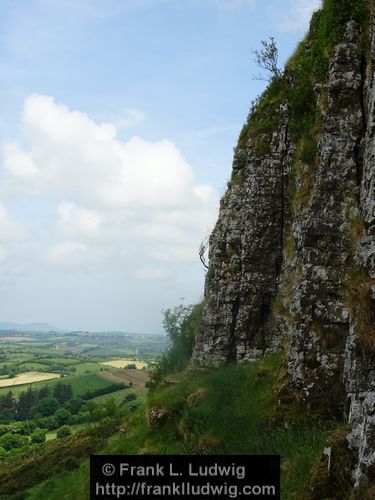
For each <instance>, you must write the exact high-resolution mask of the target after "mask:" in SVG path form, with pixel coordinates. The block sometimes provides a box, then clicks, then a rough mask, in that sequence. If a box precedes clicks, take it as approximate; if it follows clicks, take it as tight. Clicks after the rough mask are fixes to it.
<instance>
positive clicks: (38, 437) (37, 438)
mask: <svg viewBox="0 0 375 500" xmlns="http://www.w3.org/2000/svg"><path fill="white" fill-rule="evenodd" d="M45 440H46V431H44V430H43V429H39V430H37V431H35V432H33V433H32V434H31V442H32V443H34V444H39V443H44V442H45Z"/></svg>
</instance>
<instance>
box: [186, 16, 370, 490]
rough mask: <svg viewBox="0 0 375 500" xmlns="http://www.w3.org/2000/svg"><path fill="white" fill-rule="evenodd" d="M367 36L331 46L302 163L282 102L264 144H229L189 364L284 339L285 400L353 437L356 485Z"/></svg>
mask: <svg viewBox="0 0 375 500" xmlns="http://www.w3.org/2000/svg"><path fill="white" fill-rule="evenodd" d="M373 25H374V26H375V23H373ZM374 32H375V29H374V28H373V29H372V30H371V29H370V30H368V27H366V28H365V27H364V26H362V25H361V24H359V23H358V22H354V21H351V22H349V23H348V24H347V26H346V30H345V33H344V34H343V35H342V36H341V38H340V40H339V41H338V43H336V44H335V46H334V47H332V50H331V55H330V61H329V71H328V77H327V78H326V80H325V81H322V82H320V83H319V84H318V85H315V88H314V92H315V94H314V99H316V102H317V106H318V109H319V118H318V119H317V120H316V121H315V125H314V127H313V129H314V134H315V135H318V141H317V150H316V154H315V155H314V156H313V157H310V158H309V161H307V160H306V159H305V158H304V156H303V155H300V156H298V151H299V149H300V148H301V144H302V145H303V143H304V141H305V138H304V137H302V138H301V137H298V134H297V135H296V134H295V133H294V134H293V133H292V132H291V130H290V120H291V118H290V117H291V116H292V113H291V112H290V106H292V103H290V102H288V100H286V101H284V102H282V103H280V102H279V103H278V109H277V116H278V120H277V123H276V124H275V125H273V128H272V132H271V133H269V131H268V132H267V134H265V135H264V136H262V134H259V133H258V134H256V135H254V134H252V133H249V134H248V136H247V142H244V141H243V140H241V141H240V144H239V146H238V147H237V149H236V152H235V157H234V163H233V174H232V179H231V181H230V183H229V187H228V190H227V193H226V194H225V196H224V198H223V199H222V201H221V207H220V214H219V218H218V222H217V224H216V226H215V229H214V231H213V233H212V235H211V238H210V252H209V258H210V267H209V270H208V272H207V277H206V286H205V304H206V305H205V309H204V314H203V320H202V324H201V331H200V334H199V336H198V338H197V340H196V345H195V349H194V354H193V359H194V360H195V361H196V362H198V363H200V364H202V365H207V366H215V365H218V364H220V363H224V362H227V361H243V360H253V359H255V358H256V357H259V356H261V355H263V354H264V353H265V352H266V351H267V350H270V349H275V348H277V347H278V346H280V345H281V344H282V341H283V338H285V337H286V338H287V340H288V342H287V343H288V350H287V353H286V363H285V367H286V372H287V379H288V386H289V388H290V390H293V391H296V393H298V394H299V397H300V399H301V400H302V402H303V403H304V404H305V407H306V409H307V410H308V411H313V412H318V413H323V414H329V415H331V416H332V415H334V416H342V415H343V414H346V415H347V417H348V419H349V421H350V422H351V424H352V430H351V432H350V434H349V435H348V437H347V442H348V446H349V448H350V449H351V450H352V451H353V452H355V456H356V459H355V460H356V465H355V468H354V470H353V483H356V484H357V485H359V484H360V483H363V482H364V481H366V478H367V476H368V474H369V471H370V470H373V469H375V74H374V68H375V37H374V36H373V33H374ZM368 47H371V51H369V50H368ZM304 50H305V51H306V53H308V52H309V51H310V50H311V43H307V44H306V46H305V47H304ZM369 52H371V54H369ZM250 125H251V118H250ZM259 140H260V141H261V146H262V147H259ZM265 143H266V146H267V147H264V144H265ZM305 156H306V155H305ZM310 156H311V155H310ZM293 185H294V186H295V187H294V188H293Z"/></svg>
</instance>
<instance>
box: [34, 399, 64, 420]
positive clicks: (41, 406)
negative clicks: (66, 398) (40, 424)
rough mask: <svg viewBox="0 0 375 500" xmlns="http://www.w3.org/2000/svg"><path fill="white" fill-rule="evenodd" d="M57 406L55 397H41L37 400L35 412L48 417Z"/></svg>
mask: <svg viewBox="0 0 375 500" xmlns="http://www.w3.org/2000/svg"><path fill="white" fill-rule="evenodd" d="M58 406H59V403H58V401H57V399H55V398H43V399H41V400H40V401H38V404H37V405H36V407H35V411H36V413H39V414H40V415H42V417H49V416H51V415H53V414H54V413H55V411H56V410H57V408H58Z"/></svg>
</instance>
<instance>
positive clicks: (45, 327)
mask: <svg viewBox="0 0 375 500" xmlns="http://www.w3.org/2000/svg"><path fill="white" fill-rule="evenodd" d="M1 330H11V331H19V332H50V331H53V332H62V331H63V330H61V329H60V328H56V327H55V326H52V325H49V324H48V323H27V324H20V323H8V322H0V331H1Z"/></svg>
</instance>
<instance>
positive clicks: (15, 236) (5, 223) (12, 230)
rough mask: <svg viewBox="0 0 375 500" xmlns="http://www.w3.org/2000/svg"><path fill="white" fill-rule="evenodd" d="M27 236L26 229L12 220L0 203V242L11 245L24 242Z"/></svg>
mask: <svg viewBox="0 0 375 500" xmlns="http://www.w3.org/2000/svg"><path fill="white" fill-rule="evenodd" d="M28 236H29V234H28V231H27V229H26V227H25V226H24V225H23V224H22V223H20V222H18V221H16V220H14V219H12V218H11V217H10V215H9V213H8V210H7V209H6V207H5V206H4V205H3V204H1V203H0V241H2V242H7V243H13V242H17V241H24V240H26V239H27V238H28Z"/></svg>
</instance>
